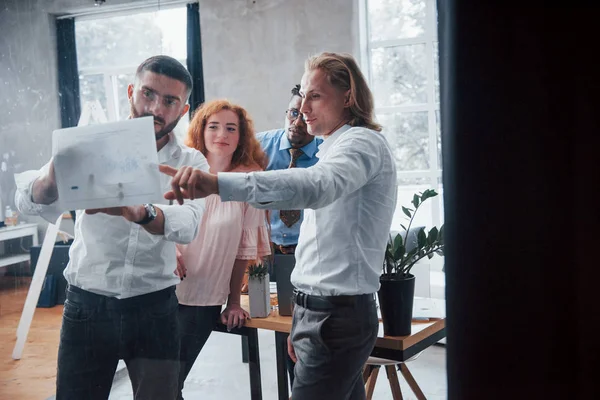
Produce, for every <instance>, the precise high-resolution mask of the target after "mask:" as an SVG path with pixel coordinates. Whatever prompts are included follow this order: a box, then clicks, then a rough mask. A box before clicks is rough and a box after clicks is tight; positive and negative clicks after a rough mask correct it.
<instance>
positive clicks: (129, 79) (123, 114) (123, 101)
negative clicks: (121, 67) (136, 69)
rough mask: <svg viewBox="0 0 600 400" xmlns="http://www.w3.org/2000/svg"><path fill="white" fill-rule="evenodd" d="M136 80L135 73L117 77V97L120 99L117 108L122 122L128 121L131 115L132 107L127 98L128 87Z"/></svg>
mask: <svg viewBox="0 0 600 400" xmlns="http://www.w3.org/2000/svg"><path fill="white" fill-rule="evenodd" d="M134 78H135V73H131V74H120V75H117V97H118V99H119V103H118V104H117V107H118V109H119V119H121V120H123V119H126V118H127V117H129V114H130V109H131V107H130V105H129V98H128V97H127V86H129V84H130V83H133V80H134Z"/></svg>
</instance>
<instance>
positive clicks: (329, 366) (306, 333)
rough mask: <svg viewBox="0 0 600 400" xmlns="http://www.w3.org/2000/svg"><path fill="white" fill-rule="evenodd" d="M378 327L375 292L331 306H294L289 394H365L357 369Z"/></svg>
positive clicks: (301, 397)
mask: <svg viewBox="0 0 600 400" xmlns="http://www.w3.org/2000/svg"><path fill="white" fill-rule="evenodd" d="M378 329H379V320H378V318H377V308H376V304H375V299H374V297H362V298H360V300H359V301H358V302H357V304H356V305H354V306H351V307H339V308H335V309H333V310H330V311H313V310H309V309H306V308H304V307H302V306H299V305H296V306H295V307H294V315H293V319H292V331H291V340H292V345H293V346H294V351H295V352H296V357H297V358H298V362H297V363H296V366H295V368H294V376H295V379H294V384H293V387H292V399H293V400H308V399H310V400H320V399H328V400H364V399H365V398H366V394H365V388H364V383H363V380H362V370H363V367H364V365H365V362H366V361H367V359H368V358H369V355H370V354H371V351H372V350H373V346H375V340H376V339H377V332H378Z"/></svg>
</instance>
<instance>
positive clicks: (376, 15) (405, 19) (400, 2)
mask: <svg viewBox="0 0 600 400" xmlns="http://www.w3.org/2000/svg"><path fill="white" fill-rule="evenodd" d="M368 8H369V30H370V36H371V40H388V39H401V38H402V39H403V38H414V37H418V36H421V35H423V34H424V33H425V15H426V8H427V7H426V4H425V0H368Z"/></svg>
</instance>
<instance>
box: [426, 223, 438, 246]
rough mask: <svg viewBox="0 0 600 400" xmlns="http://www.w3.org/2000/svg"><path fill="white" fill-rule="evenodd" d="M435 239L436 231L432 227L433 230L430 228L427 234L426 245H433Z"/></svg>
mask: <svg viewBox="0 0 600 400" xmlns="http://www.w3.org/2000/svg"><path fill="white" fill-rule="evenodd" d="M437 237H438V229H437V228H436V227H435V226H434V227H433V228H431V230H430V231H429V234H428V235H427V244H428V245H430V246H431V245H432V244H434V243H435V241H436V239H437Z"/></svg>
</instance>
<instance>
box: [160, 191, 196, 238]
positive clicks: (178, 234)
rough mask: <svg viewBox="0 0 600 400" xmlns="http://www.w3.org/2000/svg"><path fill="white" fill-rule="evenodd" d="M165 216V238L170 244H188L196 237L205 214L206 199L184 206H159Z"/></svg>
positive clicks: (186, 203)
mask: <svg viewBox="0 0 600 400" xmlns="http://www.w3.org/2000/svg"><path fill="white" fill-rule="evenodd" d="M157 207H158V208H160V209H161V210H162V211H163V214H164V215H165V232H164V237H165V239H166V240H168V241H170V242H175V243H178V244H188V243H190V242H191V241H192V240H194V238H195V237H196V234H197V233H198V226H199V225H200V221H201V220H202V215H203V214H204V209H205V201H204V199H199V200H193V201H186V202H185V203H183V205H181V206H180V205H178V204H177V205H157Z"/></svg>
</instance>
